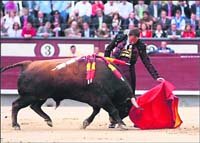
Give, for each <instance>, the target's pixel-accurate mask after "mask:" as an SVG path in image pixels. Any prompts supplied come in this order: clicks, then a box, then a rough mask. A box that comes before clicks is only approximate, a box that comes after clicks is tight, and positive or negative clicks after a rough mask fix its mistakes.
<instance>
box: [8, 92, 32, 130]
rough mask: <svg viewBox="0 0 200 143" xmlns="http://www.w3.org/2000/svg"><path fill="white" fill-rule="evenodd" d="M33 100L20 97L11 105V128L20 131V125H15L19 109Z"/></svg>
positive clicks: (29, 97) (28, 97)
mask: <svg viewBox="0 0 200 143" xmlns="http://www.w3.org/2000/svg"><path fill="white" fill-rule="evenodd" d="M34 100H35V98H34V97H32V96H28V95H27V96H23V97H22V96H21V97H20V98H18V99H17V100H15V101H14V102H13V103H12V127H13V128H15V129H18V130H20V125H19V124H18V123H17V115H18V112H19V110H20V109H21V108H24V107H27V106H28V105H30V104H31V103H33V102H34Z"/></svg>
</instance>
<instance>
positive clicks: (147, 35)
mask: <svg viewBox="0 0 200 143" xmlns="http://www.w3.org/2000/svg"><path fill="white" fill-rule="evenodd" d="M140 29H141V30H140V38H151V37H152V31H150V30H148V26H147V24H146V23H141V24H140Z"/></svg>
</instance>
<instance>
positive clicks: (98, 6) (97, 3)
mask: <svg viewBox="0 0 200 143" xmlns="http://www.w3.org/2000/svg"><path fill="white" fill-rule="evenodd" d="M97 9H101V10H102V11H104V4H103V2H102V1H94V4H92V17H95V16H96V14H97Z"/></svg>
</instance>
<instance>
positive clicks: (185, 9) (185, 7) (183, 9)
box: [176, 0, 190, 19]
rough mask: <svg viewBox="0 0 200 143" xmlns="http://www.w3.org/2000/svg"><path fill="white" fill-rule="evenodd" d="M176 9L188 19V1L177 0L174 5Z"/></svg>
mask: <svg viewBox="0 0 200 143" xmlns="http://www.w3.org/2000/svg"><path fill="white" fill-rule="evenodd" d="M176 9H179V10H180V11H181V16H182V17H184V18H185V19H190V7H189V4H188V1H185V0H179V4H178V5H177V6H176Z"/></svg>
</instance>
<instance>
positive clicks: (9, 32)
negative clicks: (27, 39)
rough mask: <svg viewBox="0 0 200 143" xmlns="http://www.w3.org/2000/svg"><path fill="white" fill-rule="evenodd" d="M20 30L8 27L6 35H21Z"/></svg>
mask: <svg viewBox="0 0 200 143" xmlns="http://www.w3.org/2000/svg"><path fill="white" fill-rule="evenodd" d="M21 34H22V30H21V29H19V30H13V29H9V30H8V37H15V38H16V37H17V38H18V37H22V35H21Z"/></svg>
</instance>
